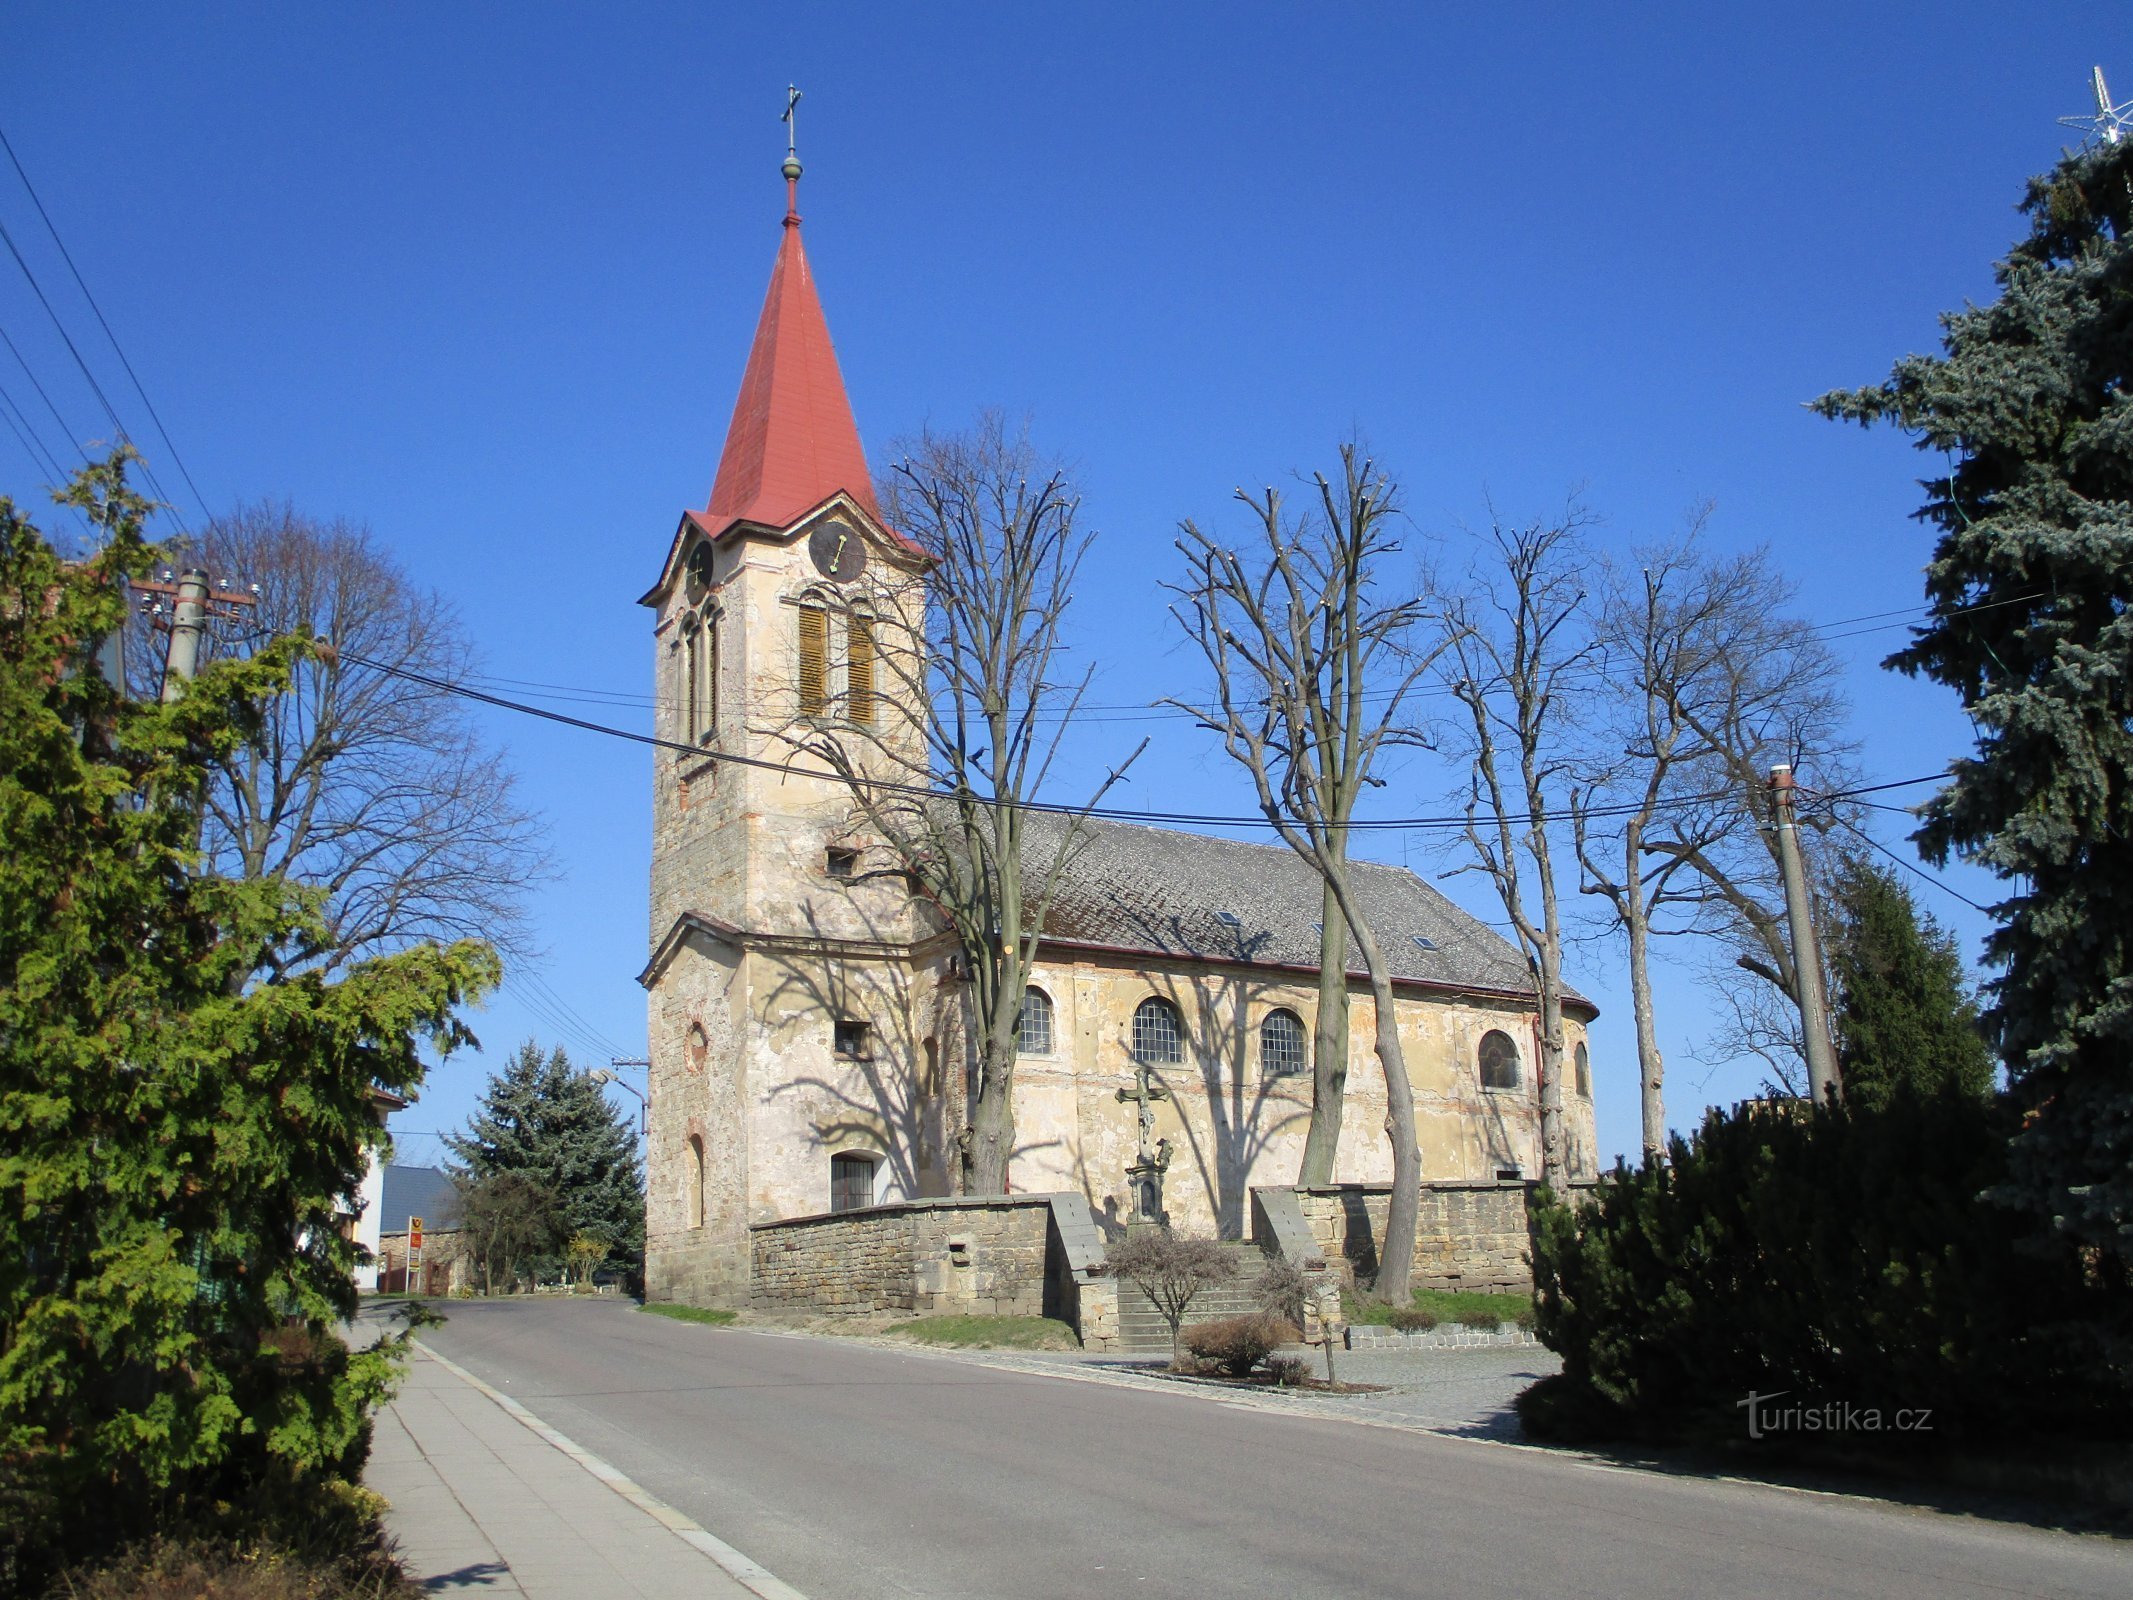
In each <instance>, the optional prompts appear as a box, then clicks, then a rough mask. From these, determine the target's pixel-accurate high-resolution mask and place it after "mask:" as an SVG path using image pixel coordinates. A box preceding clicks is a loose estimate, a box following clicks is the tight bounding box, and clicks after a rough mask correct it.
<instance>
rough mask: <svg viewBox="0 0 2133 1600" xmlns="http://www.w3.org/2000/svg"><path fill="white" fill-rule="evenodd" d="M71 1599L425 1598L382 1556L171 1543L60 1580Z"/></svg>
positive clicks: (174, 1540) (198, 1542)
mask: <svg viewBox="0 0 2133 1600" xmlns="http://www.w3.org/2000/svg"><path fill="white" fill-rule="evenodd" d="M58 1592H59V1593H60V1594H63V1595H65V1596H66V1597H67V1600H420V1596H421V1595H422V1593H423V1590H422V1589H421V1588H419V1587H418V1586H417V1585H415V1584H413V1583H411V1582H409V1581H408V1579H407V1577H406V1575H405V1574H404V1573H403V1572H402V1571H401V1570H400V1566H399V1563H398V1562H396V1561H394V1560H393V1559H392V1558H391V1557H390V1556H388V1555H386V1554H384V1553H383V1551H382V1550H379V1549H372V1550H371V1551H369V1552H368V1553H367V1554H366V1555H364V1556H362V1557H360V1558H351V1559H343V1560H340V1561H322V1560H319V1559H318V1558H316V1557H314V1556H311V1555H308V1554H306V1553H304V1552H302V1551H297V1550H289V1549H284V1548H282V1547H280V1546H278V1545H271V1544H270V1545H244V1544H233V1543H228V1542H224V1541H220V1540H213V1539H198V1538H169V1539H158V1540H156V1541H154V1542H153V1543H150V1544H146V1545H137V1546H135V1547H133V1548H132V1549H129V1550H127V1551H126V1552H125V1553H123V1554H122V1555H120V1556H119V1557H117V1558H116V1559H115V1560H112V1561H110V1562H108V1563H105V1564H102V1565H98V1566H93V1567H88V1568H79V1569H76V1570H75V1571H73V1572H70V1573H68V1574H66V1575H65V1577H64V1578H62V1580H61V1582H60V1587H59V1590H58Z"/></svg>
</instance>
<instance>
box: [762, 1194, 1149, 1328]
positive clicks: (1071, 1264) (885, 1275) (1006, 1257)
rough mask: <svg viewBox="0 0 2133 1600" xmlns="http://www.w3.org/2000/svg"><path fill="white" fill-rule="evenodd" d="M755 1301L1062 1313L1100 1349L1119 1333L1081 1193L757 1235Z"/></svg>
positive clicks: (770, 1305)
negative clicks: (1100, 1270)
mask: <svg viewBox="0 0 2133 1600" xmlns="http://www.w3.org/2000/svg"><path fill="white" fill-rule="evenodd" d="M748 1232H749V1258H750V1268H751V1271H750V1292H749V1303H750V1304H751V1305H753V1306H755V1307H756V1308H758V1309H761V1310H766V1311H798V1312H808V1313H812V1314H814V1315H818V1316H865V1315H867V1314H869V1313H872V1312H881V1311H911V1312H917V1313H919V1314H921V1315H943V1314H953V1313H962V1314H965V1315H976V1316H1022V1317H1036V1316H1047V1317H1057V1318H1059V1319H1060V1320H1061V1321H1064V1322H1067V1323H1070V1324H1072V1325H1073V1326H1074V1328H1075V1329H1076V1330H1077V1331H1078V1332H1079V1333H1080V1334H1081V1336H1082V1342H1083V1344H1084V1345H1085V1346H1086V1347H1088V1348H1089V1349H1092V1350H1104V1349H1109V1348H1110V1347H1111V1346H1112V1344H1113V1343H1115V1342H1116V1340H1117V1337H1118V1293H1117V1286H1116V1285H1115V1284H1114V1283H1113V1282H1112V1281H1111V1280H1110V1279H1108V1278H1104V1277H1101V1276H1100V1275H1099V1274H1098V1270H1097V1269H1098V1268H1100V1267H1101V1265H1102V1263H1103V1236H1102V1234H1101V1233H1099V1232H1098V1231H1097V1228H1096V1224H1095V1221H1094V1219H1093V1218H1092V1217H1091V1216H1090V1214H1089V1205H1088V1202H1087V1201H1086V1200H1085V1199H1083V1198H1082V1197H1081V1196H1080V1195H1073V1194H1065V1195H1044V1194H1030V1195H1000V1196H994V1197H990V1198H985V1199H967V1198H950V1199H940V1200H907V1201H901V1202H897V1203H895V1204H891V1205H883V1206H866V1207H863V1208H861V1209H860V1210H857V1211H844V1212H838V1213H836V1214H834V1215H830V1216H819V1217H795V1218H791V1219H789V1220H786V1221H781V1222H763V1223H757V1224H756V1225H755V1226H753V1227H751V1228H750V1229H749V1230H748Z"/></svg>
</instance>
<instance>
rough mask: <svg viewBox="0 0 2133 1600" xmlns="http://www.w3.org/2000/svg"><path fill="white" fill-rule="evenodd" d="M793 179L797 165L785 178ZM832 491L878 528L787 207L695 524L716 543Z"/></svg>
mask: <svg viewBox="0 0 2133 1600" xmlns="http://www.w3.org/2000/svg"><path fill="white" fill-rule="evenodd" d="M797 173H798V168H797V165H795V167H794V169H793V171H792V172H791V173H789V174H788V176H789V177H796V176H797ZM839 489H842V490H843V491H844V492H845V493H846V494H849V495H850V496H851V497H852V498H853V499H854V500H856V501H858V502H859V503H860V504H861V505H862V506H864V507H865V508H866V509H867V511H868V512H869V513H871V514H873V515H874V516H875V517H876V518H877V520H878V519H879V517H880V510H879V508H878V507H877V506H876V505H875V503H874V482H873V479H872V478H871V477H870V476H869V475H868V473H867V458H866V452H865V451H864V450H862V449H861V448H860V444H859V428H858V425H857V424H856V423H854V422H853V420H852V403H851V401H850V400H848V399H846V398H845V393H844V378H843V376H842V374H840V373H839V372H838V370H837V352H836V350H835V349H834V348H833V347H832V346H831V344H830V335H829V324H828V323H827V322H826V321H824V320H823V316H822V302H821V301H820V300H819V299H817V298H816V296H815V279H814V274H813V273H811V272H810V271H809V270H808V266H807V252H806V250H805V249H803V248H802V247H801V244H800V218H799V215H798V213H797V212H796V211H794V210H792V209H791V208H790V207H788V209H787V211H786V215H785V238H784V241H783V242H782V243H781V244H780V245H779V246H778V263H777V265H776V266H775V267H774V268H772V269H771V274H770V293H769V294H768V295H767V296H765V297H764V300H763V316H762V320H761V321H759V322H758V323H757V324H756V330H755V345H754V347H753V348H752V349H750V350H749V352H748V370H747V371H746V372H745V373H743V374H742V376H741V394H740V398H739V399H738V400H736V401H735V402H734V405H733V421H732V423H731V424H730V425H729V426H728V427H727V429H726V448H725V452H724V453H723V454H722V455H720V457H719V460H718V477H717V479H716V480H715V481H714V482H713V483H712V486H711V503H710V505H709V507H707V508H706V512H705V516H704V518H703V520H704V521H705V522H706V523H708V524H709V526H710V531H711V533H712V535H713V536H714V537H716V536H718V535H722V534H723V533H724V532H725V531H726V529H727V528H729V527H731V526H732V525H733V523H735V522H737V521H741V520H746V521H749V522H760V523H765V524H767V525H769V526H770V527H773V528H783V527H788V526H790V525H791V524H792V523H793V522H795V521H797V520H798V519H799V517H800V515H801V514H802V513H803V512H806V511H809V510H811V509H813V508H814V507H815V506H818V505H820V504H821V503H822V502H823V501H825V500H827V499H828V498H829V497H830V496H831V495H833V494H835V493H836V492H837V491H838V490H839Z"/></svg>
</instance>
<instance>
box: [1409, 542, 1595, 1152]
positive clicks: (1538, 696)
mask: <svg viewBox="0 0 2133 1600" xmlns="http://www.w3.org/2000/svg"><path fill="white" fill-rule="evenodd" d="M1592 520H1593V519H1592V518H1591V516H1590V515H1588V514H1587V513H1586V512H1584V511H1583V510H1582V509H1580V508H1579V507H1577V506H1576V505H1574V504H1573V505H1572V506H1571V507H1570V509H1569V510H1568V511H1567V512H1566V513H1565V514H1564V516H1563V517H1562V518H1560V519H1559V520H1556V521H1553V522H1548V521H1541V522H1533V523H1528V524H1526V525H1525V526H1523V527H1515V528H1514V527H1509V526H1506V525H1505V524H1504V523H1503V522H1502V521H1501V520H1497V521H1495V522H1493V523H1492V524H1491V526H1490V531H1489V538H1488V554H1487V555H1486V556H1485V557H1484V558H1483V562H1482V564H1481V565H1479V566H1478V567H1477V568H1476V570H1475V573H1474V580H1473V592H1472V593H1471V594H1469V595H1462V596H1459V597H1455V598H1454V599H1453V600H1452V601H1451V603H1450V604H1449V605H1448V606H1447V608H1446V612H1445V627H1446V632H1447V636H1448V638H1449V639H1450V641H1451V644H1452V653H1451V655H1450V656H1449V657H1448V658H1447V662H1446V668H1445V676H1446V679H1447V686H1448V687H1449V688H1450V690H1451V691H1452V693H1453V695H1454V696H1456V697H1457V698H1458V700H1459V701H1460V703H1461V704H1462V705H1464V706H1465V707H1466V710H1467V716H1468V723H1469V733H1470V735H1471V739H1470V743H1469V745H1468V755H1469V757H1470V761H1471V768H1470V772H1469V778H1468V800H1467V822H1466V829H1465V839H1466V842H1467V845H1468V847H1469V848H1470V849H1471V851H1472V852H1473V857H1474V859H1473V861H1472V862H1471V863H1470V864H1469V865H1468V866H1464V867H1459V868H1456V869H1454V870H1456V871H1460V872H1466V871H1475V870H1478V871H1480V872H1482V873H1484V874H1485V875H1486V876H1487V877H1488V879H1489V881H1490V882H1491V883H1492V884H1493V885H1494V886H1495V889H1496V894H1497V898H1498V899H1499V900H1500V901H1501V902H1502V904H1503V908H1504V915H1505V916H1506V917H1508V918H1509V919H1510V922H1511V927H1512V930H1513V932H1514V933H1515V934H1516V935H1517V938H1518V944H1519V949H1520V950H1521V951H1522V952H1523V953H1524V955H1525V958H1526V970H1527V971H1528V973H1530V974H1531V976H1532V979H1533V987H1534V991H1535V997H1536V999H1537V1000H1538V1002H1539V1006H1540V1062H1539V1072H1540V1108H1541V1176H1542V1178H1543V1180H1544V1181H1545V1182H1546V1183H1547V1184H1548V1185H1549V1187H1551V1188H1552V1189H1554V1190H1555V1191H1556V1192H1557V1193H1558V1194H1560V1193H1562V1192H1563V1189H1564V1185H1565V1180H1566V1179H1567V1177H1568V1175H1569V1170H1568V1160H1567V1145H1566V1138H1565V1130H1564V1127H1563V941H1564V928H1563V906H1562V897H1561V895H1560V894H1559V892H1558V890H1557V885H1556V871H1555V835H1554V817H1555V801H1556V799H1557V797H1558V795H1559V794H1560V793H1562V792H1563V791H1565V790H1567V789H1568V788H1569V787H1570V785H1571V784H1572V782H1573V781H1574V779H1575V766H1574V761H1575V753H1574V751H1573V749H1572V747H1571V745H1570V742H1569V737H1568V735H1569V731H1570V730H1569V726H1568V725H1569V724H1570V723H1571V722H1572V721H1573V720H1574V713H1575V711H1576V703H1575V697H1576V696H1577V694H1578V692H1579V690H1580V689H1581V688H1583V687H1584V686H1586V685H1588V684H1589V683H1590V682H1591V681H1592V673H1591V669H1592V665H1593V659H1594V655H1595V646H1594V643H1593V640H1592V636H1591V633H1590V630H1589V629H1588V628H1587V626H1586V624H1587V620H1588V618H1587V614H1586V601H1587V599H1588V597H1589V596H1588V588H1587V570H1586V569H1587V558H1586V555H1585V551H1584V536H1585V532H1586V530H1587V529H1588V528H1589V527H1590V526H1591V523H1592ZM1536 899H1537V901H1538V904H1537V905H1536V904H1535V900H1536Z"/></svg>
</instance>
